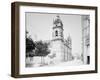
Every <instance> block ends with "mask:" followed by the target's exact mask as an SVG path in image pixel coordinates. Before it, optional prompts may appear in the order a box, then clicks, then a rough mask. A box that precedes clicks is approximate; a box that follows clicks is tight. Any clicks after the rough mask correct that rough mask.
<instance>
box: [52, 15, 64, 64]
mask: <svg viewBox="0 0 100 80" xmlns="http://www.w3.org/2000/svg"><path fill="white" fill-rule="evenodd" d="M63 41H64V37H63V23H62V21H61V19H60V16H59V15H57V16H56V18H55V19H54V20H53V27H52V50H51V53H52V55H55V58H54V60H53V61H55V63H58V62H61V61H62V60H63V55H64V54H63V53H64V50H63V49H64V48H63V46H64V43H63Z"/></svg>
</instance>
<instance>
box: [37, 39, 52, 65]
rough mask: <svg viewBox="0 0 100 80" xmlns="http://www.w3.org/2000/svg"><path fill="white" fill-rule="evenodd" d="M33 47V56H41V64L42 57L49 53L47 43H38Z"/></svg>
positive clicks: (42, 61)
mask: <svg viewBox="0 0 100 80" xmlns="http://www.w3.org/2000/svg"><path fill="white" fill-rule="evenodd" d="M35 45H36V49H35V56H41V64H43V63H44V57H45V56H47V55H48V54H49V53H50V51H49V49H48V43H45V42H43V41H38V42H36V43H35Z"/></svg>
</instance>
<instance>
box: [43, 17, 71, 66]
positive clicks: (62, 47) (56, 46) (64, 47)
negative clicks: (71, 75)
mask: <svg viewBox="0 0 100 80" xmlns="http://www.w3.org/2000/svg"><path fill="white" fill-rule="evenodd" d="M63 31H64V28H63V23H62V20H61V19H60V16H56V18H55V19H54V21H53V27H52V40H50V42H49V49H50V54H49V55H47V59H48V60H50V61H49V62H48V64H50V63H53V64H56V63H60V62H64V61H70V60H72V59H73V56H72V40H71V37H70V36H69V37H68V38H67V39H65V38H64V35H63ZM48 60H47V61H48ZM45 61H46V60H45Z"/></svg>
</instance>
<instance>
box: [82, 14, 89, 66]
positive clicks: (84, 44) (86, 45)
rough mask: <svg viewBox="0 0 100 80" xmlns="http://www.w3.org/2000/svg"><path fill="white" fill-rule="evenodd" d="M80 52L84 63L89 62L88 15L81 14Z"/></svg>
mask: <svg viewBox="0 0 100 80" xmlns="http://www.w3.org/2000/svg"><path fill="white" fill-rule="evenodd" d="M82 54H83V62H84V64H89V63H90V17H89V16H88V15H84V16H82Z"/></svg>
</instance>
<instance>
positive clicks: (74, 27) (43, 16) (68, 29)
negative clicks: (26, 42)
mask: <svg viewBox="0 0 100 80" xmlns="http://www.w3.org/2000/svg"><path fill="white" fill-rule="evenodd" d="M56 16H57V14H47V13H32V12H31V13H29V12H28V13H25V25H26V30H27V31H28V32H29V34H28V35H30V37H31V38H32V39H33V40H34V41H36V40H52V32H53V29H52V27H53V20H54V19H55V18H56ZM59 16H60V18H61V20H62V23H63V29H64V32H63V34H64V38H65V39H67V37H68V36H70V37H71V39H72V54H75V53H78V54H81V53H82V25H81V15H71V14H59Z"/></svg>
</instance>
